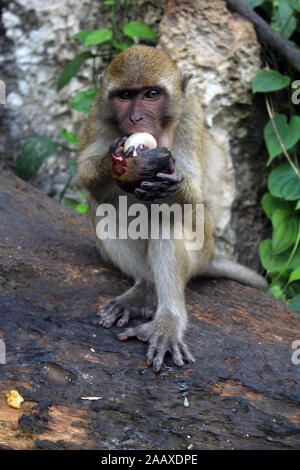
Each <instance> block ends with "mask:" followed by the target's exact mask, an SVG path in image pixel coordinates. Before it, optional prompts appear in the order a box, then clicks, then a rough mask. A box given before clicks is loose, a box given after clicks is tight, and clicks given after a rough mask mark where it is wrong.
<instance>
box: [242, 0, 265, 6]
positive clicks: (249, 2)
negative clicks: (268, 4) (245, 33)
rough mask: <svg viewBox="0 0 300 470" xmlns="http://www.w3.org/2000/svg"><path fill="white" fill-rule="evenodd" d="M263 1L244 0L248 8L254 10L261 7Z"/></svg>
mask: <svg viewBox="0 0 300 470" xmlns="http://www.w3.org/2000/svg"><path fill="white" fill-rule="evenodd" d="M264 1H265V0H246V3H248V5H249V7H251V8H256V7H259V6H260V5H262V4H263V3H264Z"/></svg>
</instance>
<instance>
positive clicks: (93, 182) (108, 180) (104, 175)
mask: <svg viewBox="0 0 300 470" xmlns="http://www.w3.org/2000/svg"><path fill="white" fill-rule="evenodd" d="M123 141H124V137H123V138H118V139H116V140H115V141H114V142H113V144H112V145H111V146H110V149H109V151H107V152H106V153H104V154H101V153H100V151H101V150H103V147H102V146H104V143H103V142H102V141H101V142H100V141H98V142H94V143H93V144H91V145H86V147H85V148H83V149H81V152H80V154H79V157H78V161H77V168H78V172H77V177H78V180H79V182H80V184H81V185H82V186H84V187H85V188H86V189H88V190H89V191H90V192H91V193H92V194H95V195H97V194H99V192H102V191H103V190H104V189H105V188H107V187H109V186H111V185H112V175H111V168H110V160H109V157H110V155H111V154H112V153H114V152H115V151H116V149H117V148H118V147H119V146H120V143H121V142H123ZM97 150H99V154H97Z"/></svg>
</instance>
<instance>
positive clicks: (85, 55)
mask: <svg viewBox="0 0 300 470" xmlns="http://www.w3.org/2000/svg"><path fill="white" fill-rule="evenodd" d="M90 57H92V54H91V52H90V51H85V52H82V53H81V54H78V55H77V56H76V57H75V58H74V59H73V60H71V62H69V63H68V65H67V66H66V67H65V68H64V69H63V71H62V72H61V74H60V76H59V78H58V81H57V86H56V88H57V91H59V90H61V89H62V88H63V87H64V86H66V85H67V83H69V81H70V80H71V78H73V77H74V76H75V75H76V73H77V72H78V70H79V68H80V67H81V65H82V64H83V63H84V62H85V61H86V60H87V59H89V58H90Z"/></svg>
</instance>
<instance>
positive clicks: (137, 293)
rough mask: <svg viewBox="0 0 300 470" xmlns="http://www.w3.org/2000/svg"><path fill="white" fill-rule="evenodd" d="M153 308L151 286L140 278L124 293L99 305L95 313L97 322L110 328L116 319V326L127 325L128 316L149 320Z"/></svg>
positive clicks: (153, 296)
mask: <svg viewBox="0 0 300 470" xmlns="http://www.w3.org/2000/svg"><path fill="white" fill-rule="evenodd" d="M155 310H156V306H155V293H153V287H152V286H151V285H150V284H148V283H147V282H146V281H144V280H140V281H137V282H136V283H135V284H134V286H133V287H131V288H130V289H128V290H127V291H126V292H124V294H122V295H119V296H118V297H116V298H115V299H112V300H108V301H107V302H105V303H104V304H103V305H101V306H100V307H99V308H98V311H97V315H99V317H100V322H99V324H100V325H101V326H103V327H104V328H110V327H111V326H112V325H113V323H114V322H115V321H116V320H118V322H117V326H119V327H122V326H125V325H127V323H128V321H129V319H130V318H138V317H142V318H145V319H146V320H150V319H151V318H152V317H153V316H154V313H155Z"/></svg>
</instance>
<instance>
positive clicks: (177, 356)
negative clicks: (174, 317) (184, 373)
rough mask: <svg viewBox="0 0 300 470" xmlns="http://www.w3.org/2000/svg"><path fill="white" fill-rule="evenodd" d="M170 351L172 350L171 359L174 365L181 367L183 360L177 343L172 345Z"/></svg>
mask: <svg viewBox="0 0 300 470" xmlns="http://www.w3.org/2000/svg"><path fill="white" fill-rule="evenodd" d="M171 352H172V358H173V361H174V363H175V364H176V366H178V367H182V366H183V364H184V362H183V359H182V355H181V352H180V350H179V347H178V344H177V343H175V344H173V345H172V351H171Z"/></svg>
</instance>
